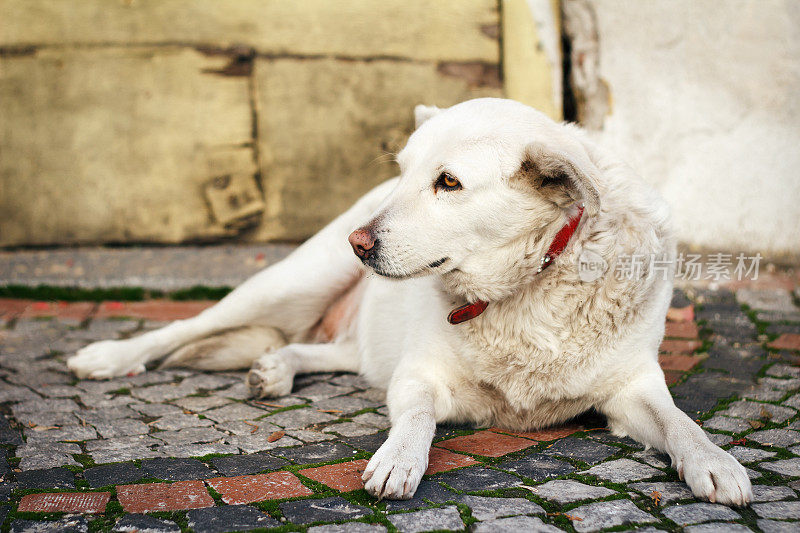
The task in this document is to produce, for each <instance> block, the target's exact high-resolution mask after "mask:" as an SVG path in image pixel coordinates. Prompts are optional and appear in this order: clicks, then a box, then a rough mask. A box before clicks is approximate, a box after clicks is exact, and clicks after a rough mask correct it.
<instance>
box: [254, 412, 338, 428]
mask: <svg viewBox="0 0 800 533" xmlns="http://www.w3.org/2000/svg"><path fill="white" fill-rule="evenodd" d="M336 418H337V417H335V416H333V415H331V414H329V413H321V412H319V411H318V410H316V409H309V408H305V409H291V410H289V411H283V412H281V413H277V414H274V415H270V416H269V417H268V418H267V419H266V420H267V421H269V422H270V423H272V424H276V425H278V426H281V427H283V428H285V429H304V428H307V427H309V426H313V425H314V424H321V423H323V422H331V421H333V420H336Z"/></svg>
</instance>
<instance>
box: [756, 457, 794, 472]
mask: <svg viewBox="0 0 800 533" xmlns="http://www.w3.org/2000/svg"><path fill="white" fill-rule="evenodd" d="M758 466H760V467H761V468H763V469H764V470H769V471H770V472H777V473H779V474H781V475H783V476H790V477H797V476H800V459H798V458H792V459H781V460H780V461H772V462H763V463H760V464H759V465H758Z"/></svg>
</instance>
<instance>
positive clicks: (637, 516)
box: [569, 500, 656, 533]
mask: <svg viewBox="0 0 800 533" xmlns="http://www.w3.org/2000/svg"><path fill="white" fill-rule="evenodd" d="M569 514H570V516H574V517H576V518H578V519H580V520H573V521H572V526H573V527H574V528H575V531H578V532H580V533H582V532H584V531H598V530H600V529H605V528H607V527H614V526H620V525H623V524H646V523H649V522H655V521H656V519H655V518H654V517H653V516H650V515H649V514H647V513H645V512H644V511H642V510H641V509H639V508H638V507H636V506H635V505H634V504H633V503H632V502H631V501H630V500H612V501H610V502H597V503H589V504H587V505H583V506H581V507H578V508H577V509H572V510H571V511H570V512H569Z"/></svg>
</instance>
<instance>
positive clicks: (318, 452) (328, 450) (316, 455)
mask: <svg viewBox="0 0 800 533" xmlns="http://www.w3.org/2000/svg"><path fill="white" fill-rule="evenodd" d="M271 453H272V454H273V455H277V456H279V457H285V458H286V459H289V460H290V461H292V462H294V463H297V464H312V463H326V462H329V461H336V460H337V459H345V458H348V457H352V456H353V454H355V453H356V451H355V450H353V449H352V448H349V447H347V446H345V445H344V444H340V443H338V442H333V443H329V442H322V443H319V444H309V445H307V446H298V447H296V448H281V449H279V450H275V451H273V452H271Z"/></svg>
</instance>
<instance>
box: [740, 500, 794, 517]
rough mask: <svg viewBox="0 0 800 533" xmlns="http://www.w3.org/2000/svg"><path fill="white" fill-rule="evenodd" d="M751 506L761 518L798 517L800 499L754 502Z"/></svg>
mask: <svg viewBox="0 0 800 533" xmlns="http://www.w3.org/2000/svg"><path fill="white" fill-rule="evenodd" d="M751 508H752V509H753V511H755V512H756V514H757V515H758V516H760V517H761V518H777V519H787V518H791V519H800V501H795V502H769V503H754V504H753V505H751Z"/></svg>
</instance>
